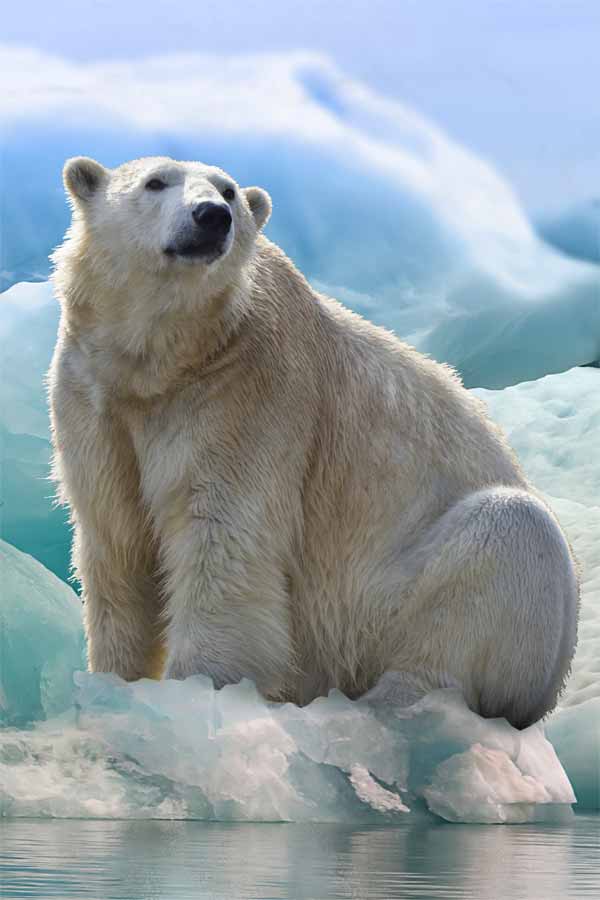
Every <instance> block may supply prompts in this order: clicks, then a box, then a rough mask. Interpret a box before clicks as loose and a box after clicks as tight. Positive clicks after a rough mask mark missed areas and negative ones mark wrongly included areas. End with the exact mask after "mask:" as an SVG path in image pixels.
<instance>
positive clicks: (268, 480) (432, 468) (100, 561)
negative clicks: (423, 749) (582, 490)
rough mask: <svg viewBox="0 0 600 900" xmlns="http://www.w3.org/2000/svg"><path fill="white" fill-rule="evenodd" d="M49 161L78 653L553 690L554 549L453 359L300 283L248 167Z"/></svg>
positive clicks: (489, 691) (129, 663)
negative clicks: (81, 634) (81, 639)
mask: <svg viewBox="0 0 600 900" xmlns="http://www.w3.org/2000/svg"><path fill="white" fill-rule="evenodd" d="M64 182H65V186H66V190H67V193H68V197H69V199H70V202H71V204H72V208H73V221H72V225H71V227H70V229H69V231H68V232H67V236H66V239H65V241H64V243H63V244H62V246H61V247H59V249H58V250H57V251H56V252H55V254H54V263H55V271H54V274H53V281H54V286H55V290H56V293H57V295H58V297H59V299H60V302H61V305H62V318H61V325H60V330H59V336H58V340H57V345H56V350H55V354H54V358H53V361H52V365H51V370H50V373H49V385H50V400H51V419H52V428H53V443H54V461H55V477H56V479H57V481H58V482H59V491H60V495H61V497H62V498H63V500H64V501H65V502H67V503H68V504H69V506H70V509H71V513H72V521H73V525H74V566H75V569H76V571H77V573H78V575H79V578H80V579H81V583H82V587H83V598H84V603H85V626H86V630H87V638H88V642H89V663H90V668H91V669H92V670H93V671H103V672H115V673H117V674H118V675H120V676H122V677H123V678H125V679H137V678H141V677H161V676H164V677H166V678H176V679H182V678H185V677H187V676H189V675H191V674H193V673H204V674H206V675H209V676H210V677H211V678H212V679H213V680H214V683H215V685H216V686H217V687H220V686H222V685H225V684H228V683H232V682H237V681H238V680H240V679H241V678H243V677H248V678H250V679H252V680H254V681H255V683H256V684H257V686H258V688H259V690H261V691H262V693H263V694H264V695H265V696H266V697H267V698H270V699H272V700H291V701H294V702H296V703H299V704H306V703H308V702H310V701H311V700H312V699H313V698H315V697H316V696H318V695H322V694H325V693H327V691H328V690H329V689H330V688H333V687H337V688H339V689H340V690H341V691H343V692H345V693H346V694H347V695H348V696H350V697H352V698H358V697H361V696H363V695H364V696H366V697H367V698H368V699H369V700H371V701H373V702H392V703H394V702H395V703H410V702H413V701H414V700H415V699H417V698H418V697H419V696H421V695H422V694H423V693H426V692H427V691H428V690H430V689H433V688H436V687H440V686H447V685H456V686H459V687H460V688H461V690H462V691H463V692H464V695H465V698H466V700H467V702H468V704H469V705H470V707H471V708H472V709H473V710H475V711H476V712H478V713H480V714H481V715H483V716H488V717H501V716H504V717H506V719H508V720H509V721H510V722H511V723H512V724H513V725H515V726H516V727H519V728H522V727H525V726H527V725H529V724H530V723H532V722H534V721H536V720H537V719H539V718H540V717H542V716H544V714H546V713H547V712H548V711H549V710H550V709H552V707H553V706H554V705H555V703H556V700H557V696H558V694H559V692H560V690H561V688H562V686H563V685H564V681H565V678H566V676H567V674H568V671H569V666H570V661H571V659H572V656H573V653H574V648H575V644H576V633H577V618H578V603H579V599H578V598H579V587H578V576H577V570H576V565H575V563H574V560H573V558H572V555H571V551H570V548H569V546H568V543H567V541H566V540H565V537H564V536H563V534H562V532H561V529H560V527H559V525H558V524H557V521H556V519H555V518H554V516H553V514H552V512H550V510H549V509H548V508H547V506H546V505H545V503H544V502H543V501H542V500H541V499H540V497H538V496H537V495H536V494H535V493H534V491H533V490H532V488H531V487H530V486H529V485H528V483H527V481H526V480H525V478H524V475H523V473H522V471H521V470H520V468H519V465H518V463H517V461H516V459H515V457H514V455H513V453H512V452H511V450H510V449H509V447H508V445H507V443H506V441H505V438H504V437H503V435H502V434H501V432H500V431H499V430H498V428H496V427H495V426H494V425H493V424H492V423H491V422H490V421H489V420H488V418H487V417H486V413H485V410H484V407H483V406H482V404H481V403H480V402H479V401H478V400H476V399H475V398H474V397H473V396H472V395H471V394H469V393H468V392H467V391H466V390H465V389H464V388H463V386H462V385H461V383H460V380H459V378H458V377H457V375H456V374H455V373H454V372H453V371H452V370H451V369H450V368H448V367H447V366H445V365H440V364H438V363H436V362H434V361H433V360H431V359H428V358H427V357H425V356H423V355H421V354H420V353H418V352H417V351H416V350H414V349H413V348H412V347H410V346H408V345H407V344H404V343H402V342H401V341H400V340H398V339H397V338H396V337H395V336H394V335H392V334H391V333H389V332H387V331H385V330H384V329H382V328H378V327H375V326H374V325H372V324H370V323H369V322H367V321H365V320H364V319H362V318H361V317H360V316H358V315H356V314H354V313H352V312H350V311H349V310H347V309H345V308H344V307H343V306H342V305H341V304H339V303H338V302H336V301H335V300H332V299H329V298H328V297H325V296H322V295H321V294H319V293H317V292H316V291H314V290H313V289H312V288H311V287H310V285H309V284H308V283H307V281H306V280H305V278H304V277H303V276H302V274H301V273H300V272H299V271H298V270H297V269H296V268H295V267H294V265H293V263H292V262H291V261H290V260H289V259H288V258H287V257H286V256H285V254H284V253H283V252H282V251H281V250H280V249H279V248H278V247H277V246H275V245H274V244H273V243H271V242H270V241H269V240H267V239H266V238H265V237H264V236H263V235H262V234H261V230H262V228H263V226H264V225H265V223H266V221H267V219H268V217H269V215H270V212H271V201H270V198H269V196H268V194H267V193H266V192H265V191H264V190H261V189H260V188H257V187H249V188H244V189H242V188H240V187H239V185H238V184H236V182H235V181H234V179H233V178H232V177H231V176H229V175H227V174H226V173H225V172H224V171H222V170H221V169H218V168H215V167H214V166H210V165H203V164H200V163H197V162H176V161H174V160H172V159H169V158H164V157H160V158H145V159H138V160H135V161H133V162H128V163H125V164H124V165H121V166H119V167H117V168H115V169H112V170H109V169H107V168H105V167H103V166H102V165H100V164H99V163H98V162H95V161H94V160H92V159H88V158H84V157H79V158H75V159H71V160H68V161H67V163H66V165H65V169H64Z"/></svg>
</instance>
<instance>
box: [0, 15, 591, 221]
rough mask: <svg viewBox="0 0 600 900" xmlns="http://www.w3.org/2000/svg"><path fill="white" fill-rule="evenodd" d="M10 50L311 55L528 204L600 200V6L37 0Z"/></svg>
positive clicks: (10, 38)
mask: <svg viewBox="0 0 600 900" xmlns="http://www.w3.org/2000/svg"><path fill="white" fill-rule="evenodd" d="M2 41H3V42H4V43H5V44H12V45H18V46H30V47H36V48H39V49H43V50H46V51H50V52H52V53H55V54H57V55H59V56H64V57H67V58H71V59H74V60H77V61H86V60H101V59H131V58H140V57H144V56H150V55H156V54H164V53H175V52H180V51H185V52H190V51H193V52H203V51H207V50H208V51H210V52H212V53H217V54H218V53H221V52H222V53H223V54H235V53H247V52H253V53H255V52H261V51H273V50H278V51H282V50H283V51H286V50H298V49H308V50H316V51H319V52H322V53H325V54H327V55H329V56H331V57H332V58H333V59H334V60H335V62H336V63H337V64H338V65H339V66H340V67H342V68H343V69H344V70H345V71H346V72H348V73H349V74H350V75H353V76H357V77H359V78H360V79H362V80H363V81H365V82H366V83H368V84H369V85H370V86H371V87H373V88H375V89H376V90H377V91H379V92H380V93H382V94H384V95H388V96H391V97H395V98H397V99H399V100H402V101H403V102H406V103H409V104H410V105H412V106H413V107H415V108H416V109H417V110H418V111H420V112H421V113H424V114H425V115H427V116H429V117H431V118H432V119H433V120H434V121H435V122H437V123H438V124H439V125H441V126H442V127H443V128H444V129H445V130H446V131H447V132H448V133H449V134H450V135H451V136H452V137H454V138H456V139H457V140H459V141H461V142H462V143H464V144H465V145H467V146H468V147H470V148H472V149H474V150H475V151H476V152H477V153H479V154H480V155H481V156H483V157H484V158H486V159H489V160H490V161H492V162H493V163H494V164H495V165H496V166H497V168H498V169H499V170H500V172H501V173H503V174H504V175H506V176H507V177H508V179H509V180H510V181H511V183H512V184H513V185H514V186H515V188H516V189H517V191H518V194H519V196H520V197H521V199H522V201H523V202H524V204H525V205H526V207H527V208H528V209H529V210H530V211H531V212H534V213H535V211H536V210H544V211H548V210H551V209H553V208H554V209H556V210H559V209H561V208H564V207H565V206H568V205H570V204H572V203H577V202H579V201H585V200H587V199H590V198H591V197H594V196H597V195H598V194H600V185H599V172H600V105H599V104H598V103H597V91H598V85H599V84H600V53H599V52H598V47H599V46H600V2H598V0H568V2H566V0H527V2H523V0H484V2H477V0H227V2H223V0H202V3H197V2H195V3H194V2H191V0H146V2H140V0H95V2H90V3H86V4H83V3H81V0H53V2H52V3H50V4H48V3H46V2H41V0H34V2H33V3H30V4H10V5H9V6H8V7H7V8H6V9H5V10H4V11H3V15H2Z"/></svg>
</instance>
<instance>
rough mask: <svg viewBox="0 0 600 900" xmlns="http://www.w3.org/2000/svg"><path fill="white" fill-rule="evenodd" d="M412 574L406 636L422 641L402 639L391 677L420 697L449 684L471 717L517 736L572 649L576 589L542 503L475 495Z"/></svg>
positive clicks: (498, 493) (506, 494)
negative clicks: (401, 678) (398, 675)
mask: <svg viewBox="0 0 600 900" xmlns="http://www.w3.org/2000/svg"><path fill="white" fill-rule="evenodd" d="M404 562H405V563H406V560H405V561H404ZM409 566H410V567H411V568H412V570H413V572H414V573H415V576H416V578H415V581H414V587H415V590H414V594H413V596H414V598H415V601H416V603H415V606H414V608H413V609H412V611H411V613H410V616H409V620H408V622H406V623H405V624H406V634H407V635H410V634H414V635H419V636H420V638H419V643H418V646H416V647H415V646H412V647H409V646H408V642H407V641H406V640H405V641H404V642H403V643H404V644H406V645H407V646H405V647H404V648H403V649H402V650H401V652H400V654H399V658H398V659H397V660H395V661H392V662H393V663H395V664H392V665H391V666H389V668H390V669H398V670H400V671H401V672H402V671H403V670H404V671H405V672H406V671H409V672H411V673H414V674H413V675H411V676H410V678H411V679H412V686H413V688H418V686H419V685H420V690H421V695H422V693H423V692H424V690H423V688H424V687H426V686H427V685H428V684H430V685H431V688H433V687H443V686H446V685H445V681H446V679H447V678H450V679H451V681H452V680H455V681H456V682H457V683H458V684H459V685H460V686H461V688H462V690H463V691H464V694H465V698H466V700H467V703H468V704H469V706H470V707H471V708H472V709H473V710H474V711H475V712H478V713H479V714H480V715H482V716H485V717H487V718H496V717H505V718H506V719H508V721H509V722H511V724H513V725H514V726H515V727H518V728H524V727H526V726H528V725H530V724H532V723H533V722H535V721H537V720H538V719H540V718H542V717H543V716H544V715H545V714H546V713H548V712H549V711H550V710H551V709H552V708H553V707H554V706H555V704H556V701H557V698H558V695H559V693H560V691H561V689H562V687H563V686H564V682H565V679H566V676H567V674H568V671H569V668H570V664H571V660H572V657H573V653H574V650H575V644H576V639H577V614H578V602H579V586H578V581H577V574H576V571H575V566H574V563H573V559H572V557H571V553H570V550H569V547H568V544H567V542H566V540H565V538H564V536H563V534H562V532H561V530H560V528H559V526H558V524H557V522H556V521H555V519H554V518H553V516H552V514H551V513H550V512H549V511H548V510H547V508H546V507H545V506H544V505H543V503H542V502H541V501H540V500H538V499H537V498H536V497H534V496H533V495H532V494H529V493H527V492H526V491H524V490H519V489H514V488H507V487H498V488H490V489H485V490H481V491H478V492H476V493H473V494H471V495H469V496H467V497H465V498H464V499H463V500H461V501H459V502H458V503H457V504H455V505H454V506H453V507H451V509H449V510H448V511H447V512H446V513H445V514H444V515H443V516H442V517H441V518H440V519H439V520H438V521H437V522H436V523H435V525H434V526H433V527H432V529H431V530H430V531H429V533H428V534H427V535H426V537H425V539H424V540H423V541H421V542H420V544H419V546H418V547H417V548H415V550H414V551H413V552H412V554H411V558H410V560H409ZM435 673H445V674H443V675H435ZM391 674H393V673H388V676H384V678H385V677H389V676H390V675H391ZM388 680H389V678H388ZM405 681H406V678H405ZM407 685H408V688H410V687H411V682H410V680H409V682H407ZM378 689H379V693H380V695H381V694H382V693H384V691H385V683H384V684H383V685H382V687H381V688H379V685H376V686H375V689H374V691H375V692H377V691H378ZM406 692H407V694H409V693H410V690H408V689H406Z"/></svg>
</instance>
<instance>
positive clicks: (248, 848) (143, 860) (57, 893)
mask: <svg viewBox="0 0 600 900" xmlns="http://www.w3.org/2000/svg"><path fill="white" fill-rule="evenodd" d="M0 897H2V898H5V897H6V898H8V897H10V898H15V897H36V898H41V900H50V898H64V900H75V898H81V900H84V898H85V900H89V898H93V900H159V898H160V900H163V898H164V900H192V898H210V900H246V898H257V900H267V898H288V900H304V898H306V900H308V898H315V900H316V898H323V900H325V898H327V900H329V898H353V900H375V898H377V900H393V898H415V900H416V898H422V900H425V898H427V900H437V898H444V900H452V898H456V897H460V898H473V900H513V898H515V900H516V898H523V900H538V898H539V900H566V898H579V897H585V898H592V897H593V898H594V900H598V898H600V817H599V816H578V817H577V818H576V820H575V822H574V823H573V824H572V825H568V826H560V827H559V826H556V827H544V828H542V827H540V826H533V825H527V826H514V825H513V826H498V825H495V826H477V825H446V824H443V823H440V824H436V823H429V824H419V825H412V824H411V825H406V826H403V827H399V828H352V827H347V826H339V825H282V824H273V825H269V824H257V825H253V824H247V825H246V824H243V825H240V824H229V825H225V824H212V823H203V822H156V821H150V822H144V821H136V822H123V821H120V822H116V821H63V820H50V821H41V820H26V819H22V820H14V819H13V820H9V819H4V820H0Z"/></svg>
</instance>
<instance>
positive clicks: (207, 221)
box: [192, 200, 231, 237]
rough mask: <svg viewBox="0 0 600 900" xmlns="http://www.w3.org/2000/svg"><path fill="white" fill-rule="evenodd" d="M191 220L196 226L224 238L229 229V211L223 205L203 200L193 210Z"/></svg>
mask: <svg viewBox="0 0 600 900" xmlns="http://www.w3.org/2000/svg"><path fill="white" fill-rule="evenodd" d="M192 218H193V219H194V222H195V223H196V225H200V226H201V227H202V228H206V229H207V231H210V232H211V233H212V234H215V235H216V234H218V235H219V236H221V237H225V235H226V234H227V233H228V231H229V229H230V228H231V210H230V209H229V207H228V206H227V205H226V204H225V203H212V202H211V201H210V200H203V202H202V203H198V204H197V205H196V206H195V207H194V208H193V210H192Z"/></svg>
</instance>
